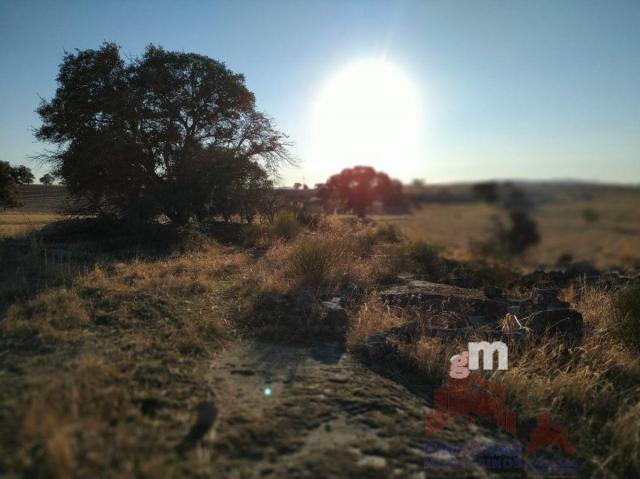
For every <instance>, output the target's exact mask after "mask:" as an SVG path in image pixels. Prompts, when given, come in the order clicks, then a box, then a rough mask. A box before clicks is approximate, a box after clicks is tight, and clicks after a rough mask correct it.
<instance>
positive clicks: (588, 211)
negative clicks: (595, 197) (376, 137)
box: [582, 208, 600, 223]
mask: <svg viewBox="0 0 640 479" xmlns="http://www.w3.org/2000/svg"><path fill="white" fill-rule="evenodd" d="M582 217H583V218H584V220H585V221H586V222H587V223H595V222H596V221H598V220H599V219H600V213H598V212H597V211H596V210H594V209H593V208H585V209H584V210H582Z"/></svg>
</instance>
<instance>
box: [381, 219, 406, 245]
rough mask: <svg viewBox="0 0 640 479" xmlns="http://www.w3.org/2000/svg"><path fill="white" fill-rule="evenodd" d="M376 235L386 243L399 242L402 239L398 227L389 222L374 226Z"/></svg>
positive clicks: (402, 236)
mask: <svg viewBox="0 0 640 479" xmlns="http://www.w3.org/2000/svg"><path fill="white" fill-rule="evenodd" d="M376 237H377V239H378V240H380V241H383V242H386V243H400V242H401V241H402V240H403V239H404V235H403V234H402V232H401V231H400V228H398V227H397V226H396V225H394V224H391V223H387V224H384V225H379V226H378V227H376Z"/></svg>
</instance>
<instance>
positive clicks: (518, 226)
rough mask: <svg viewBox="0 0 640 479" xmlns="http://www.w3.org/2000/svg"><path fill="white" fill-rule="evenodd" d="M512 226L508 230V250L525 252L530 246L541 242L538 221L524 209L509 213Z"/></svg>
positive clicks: (515, 253)
mask: <svg viewBox="0 0 640 479" xmlns="http://www.w3.org/2000/svg"><path fill="white" fill-rule="evenodd" d="M509 219H510V221H511V227H510V228H509V230H508V231H507V232H506V237H505V242H506V247H507V251H509V253H511V254H514V255H520V254H523V253H524V252H525V251H526V250H527V249H528V248H530V247H531V246H533V245H535V244H537V243H539V242H540V234H539V233H538V225H537V223H536V222H535V221H534V220H533V219H532V218H530V217H529V215H528V214H527V213H525V212H524V211H522V210H515V211H511V212H510V213H509Z"/></svg>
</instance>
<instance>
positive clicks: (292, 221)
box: [269, 211, 302, 241]
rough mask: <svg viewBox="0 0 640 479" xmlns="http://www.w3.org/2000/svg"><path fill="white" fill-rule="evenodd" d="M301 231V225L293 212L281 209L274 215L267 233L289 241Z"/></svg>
mask: <svg viewBox="0 0 640 479" xmlns="http://www.w3.org/2000/svg"><path fill="white" fill-rule="evenodd" d="M301 231H302V225H301V224H300V223H299V222H298V219H297V218H296V215H295V214H294V213H291V212H288V211H283V212H280V213H278V214H277V215H276V217H275V218H274V220H273V221H272V222H271V224H270V225H269V233H270V234H271V236H272V237H274V238H278V239H283V240H286V241H290V240H292V239H294V238H295V237H296V236H298V234H299V233H300V232H301Z"/></svg>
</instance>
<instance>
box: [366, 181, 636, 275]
mask: <svg viewBox="0 0 640 479" xmlns="http://www.w3.org/2000/svg"><path fill="white" fill-rule="evenodd" d="M538 193H539V194H541V195H542V194H545V195H548V198H547V197H546V196H545V199H544V200H542V201H540V202H539V203H538V204H537V206H536V207H535V208H534V210H533V217H534V219H535V220H536V221H537V222H538V225H539V228H540V234H541V237H542V241H541V243H540V244H539V245H537V246H535V247H534V248H533V249H532V250H531V251H530V252H528V254H527V257H526V264H528V265H537V264H546V265H555V264H556V262H557V261H558V259H559V258H560V256H562V255H563V254H570V255H571V257H572V258H573V260H575V261H590V262H592V263H593V264H594V265H595V266H596V267H598V268H608V267H625V266H629V265H633V264H636V265H637V264H638V263H640V209H638V204H640V191H639V190H638V189H637V188H635V189H634V188H615V187H592V188H587V187H585V188H584V189H581V188H577V187H573V188H566V189H563V188H560V187H558V188H554V189H552V190H551V191H549V192H546V190H545V189H543V190H542V193H541V192H538ZM585 211H587V212H588V211H591V212H595V213H596V214H595V216H589V215H586V214H585ZM503 214H504V213H503V212H502V211H501V210H500V209H499V208H498V207H494V206H490V205H486V204H484V203H473V202H467V203H428V204H426V205H424V206H423V207H422V208H421V209H419V210H418V211H416V212H415V213H413V214H409V215H380V216H376V217H375V218H376V219H377V220H378V221H381V222H385V223H390V224H394V225H396V226H398V227H400V228H401V229H402V230H403V231H404V232H405V233H406V234H407V235H408V236H409V237H411V238H416V239H423V240H425V241H427V242H429V243H431V244H434V245H436V246H439V247H440V248H441V250H442V253H443V254H444V255H446V256H449V257H452V258H456V259H469V258H470V257H471V256H472V253H471V248H470V245H471V244H472V243H473V242H478V241H482V240H484V239H486V238H487V236H488V234H489V229H488V227H489V226H490V225H491V220H492V217H493V216H494V215H495V216H498V217H500V216H501V215H503Z"/></svg>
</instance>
